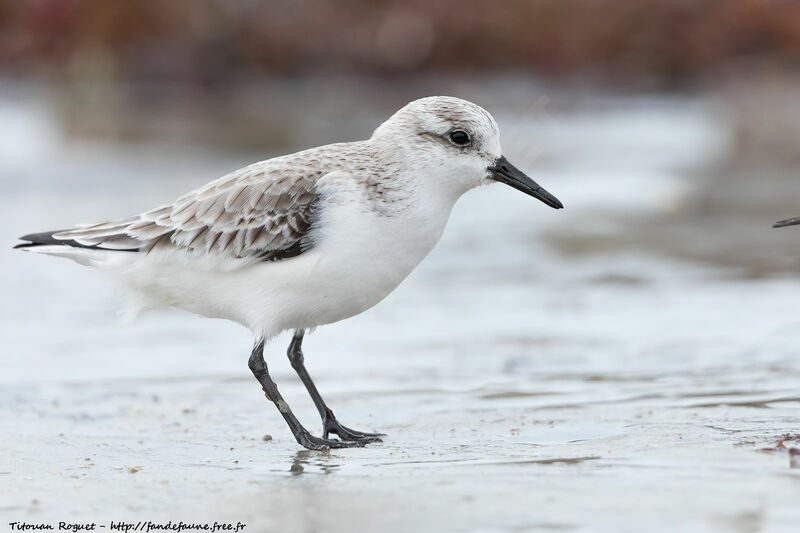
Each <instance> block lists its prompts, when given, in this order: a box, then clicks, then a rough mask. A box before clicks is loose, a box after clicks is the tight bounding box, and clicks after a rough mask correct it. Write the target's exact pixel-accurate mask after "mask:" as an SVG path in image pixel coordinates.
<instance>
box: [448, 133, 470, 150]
mask: <svg viewBox="0 0 800 533" xmlns="http://www.w3.org/2000/svg"><path fill="white" fill-rule="evenodd" d="M450 140H451V141H453V144H457V145H459V146H464V145H465V144H469V134H468V133H467V132H466V131H464V130H455V131H453V132H451V133H450Z"/></svg>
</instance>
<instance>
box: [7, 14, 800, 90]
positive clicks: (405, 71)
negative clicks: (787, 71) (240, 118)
mask: <svg viewBox="0 0 800 533" xmlns="http://www.w3.org/2000/svg"><path fill="white" fill-rule="evenodd" d="M0 6H2V7H0V20H2V21H3V22H2V23H0V35H2V37H1V38H2V41H1V43H2V47H0V53H1V54H2V55H0V60H1V61H2V64H3V70H4V71H5V73H6V74H8V73H14V74H20V73H23V74H36V75H43V76H52V77H54V78H59V79H64V78H67V79H68V78H69V77H71V76H73V77H74V76H86V75H91V76H95V77H99V78H106V79H115V80H127V81H150V82H155V81H160V82H186V83H191V84H196V85H197V86H199V87H202V88H204V89H206V90H224V88H225V86H226V85H227V84H228V83H230V82H231V81H232V80H237V79H241V78H249V77H253V76H300V75H308V74H309V73H313V74H315V75H319V74H320V73H328V74H330V73H358V74H368V75H380V76H387V77H393V76H406V75H409V74H416V73H422V72H428V73H429V72H435V73H441V72H451V73H457V72H472V71H475V70H489V71H491V70H497V69H504V70H507V69H520V70H524V71H531V72H535V73H537V74H539V75H545V76H555V77H559V78H567V79H569V78H574V77H588V78H591V79H595V80H599V81H602V82H607V83H612V84H631V83H633V84H647V85H649V86H657V87H665V86H667V87H671V86H675V85H685V84H687V83H689V84H691V83H695V82H697V81H698V80H703V79H707V78H709V77H710V76H718V75H725V74H726V72H728V71H729V70H730V69H731V68H735V69H738V68H741V67H743V66H746V67H754V66H757V67H759V68H793V67H797V66H798V65H800V2H797V1H796V0H647V1H640V2H633V1H624V0H622V1H621V0H592V1H586V0H507V1H503V2H487V1H479V0H434V1H431V0H426V1H421V0H412V1H369V0H344V1H336V2H334V1H327V0H278V1H255V0H245V1H233V2H232V1H227V0H178V1H170V2H164V1H159V0H137V1H128V2H109V1H107V0H31V1H23V2H20V1H16V0H4V1H3V2H2V3H0Z"/></svg>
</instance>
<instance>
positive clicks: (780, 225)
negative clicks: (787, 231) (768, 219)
mask: <svg viewBox="0 0 800 533" xmlns="http://www.w3.org/2000/svg"><path fill="white" fill-rule="evenodd" d="M798 224H800V217H797V218H789V219H786V220H781V221H780V222H776V223H775V224H773V225H772V227H773V228H785V227H786V226H797V225H798Z"/></svg>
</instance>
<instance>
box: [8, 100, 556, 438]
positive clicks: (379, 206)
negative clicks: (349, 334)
mask: <svg viewBox="0 0 800 533" xmlns="http://www.w3.org/2000/svg"><path fill="white" fill-rule="evenodd" d="M493 181H499V182H501V183H505V184H507V185H510V186H511V187H514V188H515V189H518V190H520V191H522V192H524V193H526V194H528V195H530V196H533V197H535V198H538V199H539V200H541V201H542V202H544V203H545V204H547V205H549V206H550V207H553V208H556V209H560V208H562V207H563V206H562V204H561V202H559V201H558V199H556V198H555V197H554V196H553V195H551V194H550V193H548V192H547V191H545V190H544V189H543V188H542V187H540V186H539V185H538V184H537V183H536V182H534V181H533V180H532V179H530V178H529V177H528V176H526V175H525V174H524V173H523V172H522V171H520V170H519V169H517V168H516V167H514V166H513V165H512V164H511V163H509V162H508V161H507V160H506V158H505V157H503V155H502V152H501V150H500V138H499V131H498V127H497V123H496V122H495V121H494V119H493V118H492V116H491V115H490V114H489V113H488V112H486V111H485V110H484V109H482V108H481V107H479V106H477V105H475V104H472V103H470V102H467V101H465V100H460V99H458V98H452V97H430V98H423V99H420V100H416V101H413V102H411V103H409V104H408V105H406V106H405V107H403V108H402V109H400V110H399V111H397V112H396V113H395V114H394V115H392V117H390V118H389V120H387V121H386V122H384V123H383V124H381V125H380V126H379V127H378V128H377V129H376V130H375V132H374V133H373V134H372V136H371V137H370V138H369V139H367V140H365V141H358V142H350V143H340V144H331V145H327V146H321V147H319V148H311V149H309V150H304V151H302V152H298V153H295V154H291V155H286V156H282V157H276V158H274V159H268V160H266V161H261V162H259V163H254V164H252V165H250V166H248V167H245V168H243V169H241V170H237V171H235V172H233V173H231V174H228V175H227V176H224V177H222V178H220V179H218V180H216V181H212V182H211V183H209V184H207V185H205V186H203V187H201V188H199V189H197V190H195V191H192V192H190V193H188V194H185V195H183V196H181V197H180V198H178V199H177V200H176V201H175V202H173V203H171V204H169V205H163V206H161V207H158V208H156V209H153V210H151V211H148V212H146V213H143V214H141V215H137V216H133V217H130V218H125V219H121V220H115V221H112V222H102V223H99V224H89V225H81V226H76V227H74V228H72V229H66V230H60V231H48V232H44V233H34V234H31V235H25V236H24V237H21V240H24V241H26V242H24V243H22V244H18V245H17V246H16V248H21V249H24V250H28V251H31V252H40V253H45V254H50V255H56V256H62V257H68V258H70V259H73V260H75V261H77V262H78V263H81V264H83V265H88V266H93V267H97V268H99V269H103V270H106V271H108V272H110V273H112V274H113V275H115V276H116V277H118V278H119V279H120V280H121V281H122V282H123V283H124V286H125V287H126V291H125V292H126V296H127V298H126V300H127V302H126V307H127V308H128V311H129V312H132V313H133V314H135V313H136V312H138V310H140V309H142V308H146V307H163V306H174V307H179V308H183V309H186V310H188V311H191V312H193V313H197V314H199V315H203V316H207V317H217V318H226V319H229V320H234V321H236V322H239V323H240V324H243V325H244V326H246V327H248V328H250V329H251V330H252V331H253V333H254V335H255V339H256V341H255V346H254V348H253V350H252V353H251V354H250V360H249V366H250V370H251V371H252V372H253V374H254V375H255V377H256V379H257V380H258V381H259V383H260V384H261V386H262V388H263V389H264V392H265V394H266V396H267V398H268V399H269V400H270V401H272V402H273V403H274V404H275V405H276V406H277V408H278V410H279V411H280V413H281V415H283V418H284V419H285V420H286V422H287V424H288V425H289V428H290V429H291V430H292V433H293V434H294V437H295V438H296V439H297V442H298V443H300V444H301V445H303V446H305V447H306V448H310V449H324V448H327V447H330V448H343V447H351V446H364V445H365V444H367V443H369V442H375V441H379V440H380V438H379V437H380V436H382V434H380V433H365V432H362V431H356V430H352V429H350V428H348V427H346V426H343V425H341V424H340V423H339V422H338V421H337V420H336V417H335V416H334V414H333V411H331V410H330V408H328V406H327V405H326V404H325V402H324V401H323V400H322V397H321V396H320V394H319V392H318V391H317V388H316V386H315V385H314V383H313V382H312V381H311V377H310V376H309V375H308V372H307V371H306V368H305V366H304V364H303V352H302V348H301V346H302V342H303V335H304V333H305V332H306V331H307V330H309V329H312V328H315V327H317V326H320V325H323V324H330V323H332V322H337V321H339V320H342V319H345V318H348V317H351V316H354V315H357V314H359V313H361V312H363V311H365V310H366V309H369V308H370V307H372V306H373V305H375V304H377V303H378V302H380V301H381V300H382V299H383V298H384V297H385V296H386V295H387V294H389V293H390V292H391V291H392V290H394V288H395V287H397V286H398V285H399V284H400V282H402V281H403V279H405V278H406V276H408V274H409V273H410V272H411V271H412V270H413V269H414V267H416V266H417V264H419V262H420V261H421V260H422V259H423V258H424V257H425V256H426V255H427V254H428V252H430V250H431V249H432V248H433V246H434V245H435V244H436V242H437V241H438V240H439V237H440V236H441V234H442V231H443V230H444V227H445V224H446V223H447V219H448V218H449V216H450V211H451V209H452V207H453V205H454V204H455V202H456V200H458V198H459V197H460V196H461V195H462V194H464V193H465V192H467V191H468V190H470V189H472V188H475V187H477V186H478V185H482V184H486V183H490V182H493ZM286 330H294V336H293V338H292V341H291V344H290V345H289V349H288V352H287V353H288V356H289V360H290V361H291V364H292V367H293V368H294V369H295V371H296V372H297V374H298V376H299V377H300V379H301V380H302V382H303V384H304V385H305V387H306V389H307V390H308V393H309V394H310V395H311V398H312V399H313V401H314V405H315V406H316V407H317V410H318V411H319V414H320V416H321V418H322V424H323V432H322V438H319V437H315V436H313V435H311V434H310V433H309V432H308V431H307V430H306V429H305V428H304V427H303V425H301V424H300V422H299V421H298V420H297V418H296V417H295V416H294V414H293V413H292V411H291V409H290V408H289V405H288V404H287V403H286V402H285V401H284V399H283V398H282V397H281V395H280V393H279V392H278V388H277V387H276V385H275V383H274V382H273V380H272V378H271V377H270V375H269V372H268V370H267V365H266V362H265V361H264V355H263V351H264V343H265V342H266V341H268V340H269V339H270V338H272V337H273V336H274V335H276V334H278V333H280V332H282V331H286ZM329 434H336V435H337V436H338V437H339V438H338V439H332V438H328V437H329Z"/></svg>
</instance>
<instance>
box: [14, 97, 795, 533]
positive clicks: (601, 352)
mask: <svg viewBox="0 0 800 533" xmlns="http://www.w3.org/2000/svg"><path fill="white" fill-rule="evenodd" d="M634 104H635V105H634ZM634 104H632V105H625V106H622V107H621V108H617V109H615V108H614V107H613V106H610V107H609V108H608V109H607V110H606V111H605V112H603V113H600V112H599V111H597V110H595V111H593V113H595V114H590V115H589V116H588V117H587V116H585V115H583V114H582V113H574V114H565V115H563V116H561V115H556V114H553V115H551V116H550V117H549V118H544V119H542V118H541V117H540V118H539V119H537V120H539V122H537V123H535V124H530V123H527V122H525V121H524V120H519V121H517V122H514V117H513V115H512V114H511V113H508V114H506V115H504V114H503V113H502V111H501V112H499V113H497V115H498V120H499V121H500V123H501V124H504V121H505V123H509V127H508V130H509V131H508V133H505V132H504V138H507V137H510V138H514V136H515V135H524V134H529V137H530V138H533V139H535V140H538V141H541V142H539V143H538V144H537V146H539V147H540V152H539V153H538V154H527V155H526V152H525V151H523V150H520V148H519V146H518V145H516V146H515V145H514V143H513V142H512V143H508V144H509V147H508V148H507V150H508V151H509V158H510V159H512V160H515V161H520V164H519V166H522V167H523V168H529V169H532V170H531V174H532V175H535V176H536V178H537V180H538V181H539V182H540V183H542V184H543V185H545V186H546V187H548V188H549V189H551V190H552V191H553V192H554V193H556V194H557V195H558V196H559V197H562V199H563V200H564V202H565V204H566V205H567V209H565V210H564V211H563V212H556V211H552V210H548V209H546V208H544V207H542V206H541V205H540V204H538V203H536V202H535V201H533V200H531V199H529V198H525V197H523V196H521V195H518V194H516V193H515V192H514V191H511V190H504V189H502V188H499V187H492V188H488V189H485V190H480V191H475V192H473V193H470V194H469V195H468V196H467V197H465V198H464V199H463V200H462V202H461V203H460V204H459V205H457V207H456V209H455V211H454V213H453V219H452V221H451V225H450V227H449V228H448V230H447V232H446V233H445V236H444V238H443V240H442V242H441V243H440V246H439V247H438V248H437V249H436V250H435V251H434V252H433V254H432V255H431V256H430V257H429V258H428V259H427V260H426V261H425V262H424V263H423V264H422V265H421V267H420V268H419V270H418V271H417V272H415V273H414V274H413V275H412V277H411V278H410V279H409V280H407V282H405V283H404V284H403V285H402V286H401V287H400V288H399V289H398V290H397V291H396V292H395V293H393V294H392V295H391V296H390V297H389V298H388V299H387V300H386V301H385V302H383V303H381V304H380V305H378V306H377V307H375V308H374V309H372V310H370V311H369V312H367V313H365V314H363V315H361V316H359V317H356V318H354V319H351V320H348V321H345V322H342V323H340V324H336V325H332V326H328V327H325V328H321V329H320V330H319V331H318V332H315V333H314V334H313V335H311V336H310V337H309V338H308V340H307V342H306V346H305V352H306V361H307V364H308V366H309V369H310V372H311V374H312V376H314V377H315V379H316V381H317V384H318V386H319V388H320V390H321V391H322V393H323V395H324V396H325V397H326V399H327V400H328V402H329V403H330V405H331V406H332V407H333V408H334V410H335V411H336V413H337V416H338V417H339V419H340V420H341V421H342V422H343V423H345V424H347V425H349V426H351V427H355V428H358V429H364V430H378V431H382V432H385V433H388V434H389V436H388V437H387V438H386V439H385V442H384V443H383V444H378V445H372V446H370V447H368V448H366V449H353V450H333V451H331V452H329V453H323V452H309V451H305V450H301V449H299V447H298V446H297V445H296V443H295V442H294V441H293V439H292V437H291V435H290V433H289V432H288V430H287V429H286V428H285V425H284V423H283V421H282V419H281V418H280V415H279V414H278V413H277V411H276V410H275V409H274V407H273V406H272V405H271V404H269V403H268V402H267V401H266V400H265V398H264V396H263V393H262V392H261V391H260V388H259V387H258V385H257V384H256V382H255V380H253V379H252V376H251V375H250V374H249V370H248V369H247V364H246V361H247V356H248V353H249V349H250V345H251V339H250V338H249V334H248V332H246V331H244V330H243V329H242V328H240V327H238V326H235V325H232V324H228V323H225V322H222V321H215V320H206V319H197V318H195V317H192V316H190V315H188V314H184V313H180V312H154V313H150V314H147V315H145V316H143V317H142V318H141V319H140V320H139V321H137V322H136V323H134V324H133V325H131V326H121V325H119V324H118V323H117V321H116V319H115V316H114V315H115V300H114V297H113V294H114V289H113V285H112V284H111V283H110V282H109V281H108V280H104V279H102V278H99V277H97V276H96V275H95V274H94V273H92V272H90V271H88V270H85V269H83V268H81V267H79V266H77V265H74V264H72V263H68V262H65V261H63V260H58V259H55V258H47V257H39V256H33V255H23V254H21V253H18V252H11V251H10V250H7V249H4V250H2V251H0V262H1V263H2V266H3V272H4V274H5V275H4V277H3V280H2V291H3V298H2V300H3V303H2V305H0V319H1V321H0V328H1V329H0V334H1V335H2V339H3V345H4V346H3V350H2V352H1V354H0V358H1V359H0V364H2V368H3V372H2V376H0V382H1V383H2V387H1V388H0V426H2V427H3V428H4V431H3V436H2V438H1V440H0V447H2V453H0V480H2V483H0V502H1V503H0V515H2V518H4V519H7V520H6V522H8V521H10V520H25V521H28V522H46V521H58V520H68V521H70V520H71V521H85V520H94V521H102V520H111V519H113V520H128V521H138V520H153V521H167V520H173V521H176V520H184V521H201V520H202V521H209V520H210V521H214V520H218V521H223V520H224V521H233V522H235V521H242V522H245V523H247V524H248V529H247V530H245V531H281V532H284V531H334V532H338V531H353V530H361V531H378V530H380V531H409V530H420V531H540V530H541V531H549V530H552V531H559V530H563V531H615V532H618V531H642V530H651V531H709V530H714V531H736V532H751V531H753V532H755V531H793V530H794V529H795V528H796V525H797V523H798V520H800V506H798V505H797V502H798V501H800V468H797V467H798V461H800V456H798V455H794V454H796V452H793V450H796V449H798V448H800V435H799V434H800V418H799V417H798V412H800V411H798V408H800V388H799V387H798V382H800V360H798V357H797V346H799V345H800V327H798V326H800V319H798V314H797V309H798V303H797V300H798V299H797V295H798V292H799V291H800V284H799V283H798V280H797V279H796V278H795V277H794V276H793V275H791V274H787V272H788V270H787V268H786V264H785V263H780V262H779V263H770V265H768V266H767V267H764V266H759V275H758V276H748V275H744V276H743V275H741V271H740V270H739V269H737V268H734V267H731V266H730V265H729V264H726V262H725V261H717V260H714V259H713V258H711V259H709V258H697V257H689V256H687V254H685V253H683V252H681V251H680V249H679V248H678V247H673V246H668V242H669V241H668V240H665V241H664V242H665V243H666V244H664V245H663V246H661V247H660V248H659V250H658V251H654V250H653V247H652V246H645V245H639V244H636V245H626V246H611V247H609V246H606V245H602V243H603V240H602V239H599V238H598V239H597V241H594V240H593V239H592V238H591V235H592V233H590V237H589V239H588V243H584V244H581V246H577V247H576V246H575V245H574V243H575V242H577V240H579V239H584V240H586V233H587V228H590V229H592V231H593V232H594V233H593V234H595V235H598V234H602V235H611V234H614V233H618V234H619V233H625V232H627V233H628V234H630V233H633V232H634V231H633V230H634V229H635V226H631V224H634V223H635V224H642V225H641V226H640V227H641V228H643V229H642V232H644V231H645V230H647V232H648V233H647V234H648V235H655V232H654V230H652V229H648V228H655V227H656V226H658V225H657V224H652V223H645V222H643V221H652V220H659V219H660V220H662V221H663V220H669V217H670V216H672V215H671V214H672V213H675V212H676V211H675V210H676V209H679V210H680V209H682V207H681V206H684V205H687V204H686V202H687V201H689V202H691V199H692V198H695V197H699V196H698V195H708V194H711V195H712V196H713V187H715V186H717V185H716V184H715V183H714V178H713V176H712V174H711V173H708V172H707V173H706V174H705V175H703V176H702V177H701V178H691V179H690V178H687V177H686V176H687V174H688V171H687V170H686V169H687V168H692V169H694V171H693V172H694V174H693V175H698V173H700V170H702V169H707V168H711V166H710V165H711V164H712V163H714V161H709V160H707V158H705V157H704V154H705V155H709V154H714V157H720V154H722V153H724V150H725V149H724V146H725V142H726V140H725V139H724V138H722V139H720V138H718V136H717V131H718V130H717V126H718V124H717V123H716V122H715V121H714V120H715V118H714V117H715V116H716V115H715V114H714V112H710V111H708V108H707V107H705V106H704V104H703V103H702V102H700V103H698V102H696V101H689V102H681V101H674V100H665V101H654V102H650V103H649V104H648V103H643V102H639V103H634ZM638 113H644V116H639V115H638ZM598 117H602V118H603V120H599V119H598ZM542 121H544V124H542ZM637 121H641V122H642V123H644V124H661V125H662V126H664V129H663V131H662V130H659V131H656V132H652V133H651V134H650V136H649V137H648V136H643V135H638V136H637V135H634V136H633V137H632V138H626V137H625V136H624V132H627V131H630V128H631V127H633V126H632V125H635V124H637V123H638V122H637ZM534 126H539V127H543V128H545V129H544V131H545V133H546V134H545V133H539V134H538V136H537V133H536V132H535V131H541V130H540V129H536V128H535V127H534ZM42 127H43V128H46V125H45V126H42ZM595 129H596V130H597V131H596V132H595V133H594V134H593V135H596V136H597V138H596V139H595V138H593V137H591V136H589V137H587V135H590V133H591V132H592V131H595ZM534 130H535V131H534ZM634 130H635V129H634ZM635 131H636V130H635ZM587 132H589V133H587ZM617 134H618V135H621V137H615V135H617ZM687 138H690V139H693V143H691V144H692V145H693V146H694V148H693V150H683V151H681V150H682V149H683V145H684V141H685V139H687ZM554 139H555V140H554ZM592 141H596V142H601V143H602V142H605V143H606V144H605V145H601V147H600V148H598V150H597V151H596V152H595V153H594V154H592V153H590V154H588V155H587V156H586V157H585V158H579V159H576V158H575V157H573V156H572V155H570V154H572V153H573V152H572V150H575V149H577V148H575V147H574V146H575V145H576V144H577V145H592ZM548 143H550V144H548ZM637 143H638V144H637ZM654 147H656V148H659V150H656V148H654ZM664 150H666V151H667V152H669V153H670V154H671V155H670V156H669V157H667V156H659V157H656V156H655V155H654V156H652V157H647V154H648V153H649V152H651V151H655V152H658V153H661V152H662V151H664ZM515 152H516V153H515ZM620 154H629V155H631V157H627V158H624V157H621V156H620ZM187 155H189V156H191V157H187ZM515 155H516V157H514V156H515ZM532 155H536V156H537V158H538V159H536V160H532V159H526V158H528V156H532ZM25 157H28V159H25ZM253 159H254V156H252V155H250V154H244V155H243V154H236V153H213V152H207V151H199V150H198V151H194V152H192V151H189V150H188V149H185V150H166V149H163V148H158V147H149V148H148V147H140V148H136V149H132V148H131V147H115V146H108V145H97V146H91V145H85V144H82V145H77V146H75V145H73V146H66V145H63V144H60V143H59V142H58V141H57V140H56V141H53V143H52V144H51V145H50V146H49V148H46V152H36V151H35V150H34V151H33V152H32V153H31V154H29V155H27V156H26V155H25V153H24V151H23V152H21V153H20V154H18V157H17V158H16V159H8V158H7V159H6V160H5V161H6V162H5V163H4V164H5V165H6V167H7V168H5V175H6V176H9V179H8V180H5V181H4V182H3V183H2V188H3V193H4V197H5V198H8V199H10V206H9V208H8V210H6V212H5V213H4V214H3V224H2V225H1V226H2V228H3V229H2V234H0V241H1V242H8V243H10V242H13V238H14V237H15V236H16V235H18V234H21V233H24V232H26V231H29V230H38V229H47V228H50V227H58V226H59V225H63V224H64V223H65V222H72V221H91V220H92V219H95V218H104V217H110V216H115V215H125V214H128V213H132V212H137V211H139V210H142V209H145V208H147V207H151V206H152V205H156V204H157V203H159V202H161V201H163V200H168V199H170V198H172V197H174V196H177V195H178V194H180V193H181V192H183V191H185V190H186V189H188V188H190V187H192V186H193V185H197V184H201V183H204V182H205V181H207V180H208V179H211V178H213V177H216V176H217V175H220V174H221V173H223V172H225V171H226V170H230V169H232V168H236V167H237V165H240V164H243V163H244V162H247V161H251V160H253ZM9 161H11V163H9ZM55 161H58V163H57V164H56V163H55ZM536 161H539V162H538V163H537V162H536ZM598 169H599V170H598ZM166 174H169V175H170V179H169V180H164V179H163V178H162V176H164V175H166ZM795 187H797V186H795ZM787 190H792V191H795V192H798V195H797V196H798V198H800V191H798V190H797V189H796V188H794V189H793V188H791V187H789V188H788V189H787ZM687 199H689V200H687ZM688 205H691V203H689V204H688ZM783 205H785V202H784V204H783ZM797 205H798V206H799V207H798V210H797V211H798V212H797V213H794V212H792V213H784V212H780V213H775V216H774V217H770V220H769V221H768V222H772V221H773V220H772V218H775V219H776V220H777V219H778V218H781V216H783V215H786V216H790V215H794V214H800V202H798V204H797ZM676 206H677V207H676ZM776 210H777V209H776ZM765 212H766V213H768V212H769V210H765ZM723 214H724V213H723ZM589 215H590V216H591V219H590V220H591V224H588V223H587V220H589V219H588V218H587V217H588V216H589ZM719 216H722V215H715V218H714V221H713V224H712V226H714V227H722V224H721V223H720V218H719ZM759 216H760V215H759ZM764 216H767V215H766V214H765V215H764ZM87 217H88V218H87ZM662 225H663V224H662ZM759 227H761V226H759ZM752 231H753V232H755V233H753V234H752V235H755V236H752V235H751V236H750V237H748V238H751V239H753V240H758V239H760V235H761V233H758V230H755V229H753V230H752ZM770 231H777V230H770V229H769V228H768V224H767V225H765V226H764V227H763V232H764V235H769V236H767V237H764V238H765V239H785V240H784V241H780V242H776V246H782V247H783V249H784V250H786V254H787V255H790V254H792V253H793V252H792V248H791V245H792V243H800V233H798V232H795V235H794V238H792V236H791V234H790V233H785V232H790V231H791V230H785V232H784V233H781V234H779V235H777V236H773V234H771V233H770V234H768V233H767V232H770ZM640 233H641V232H640ZM687 233H688V232H687ZM714 237H715V238H714V239H711V238H710V237H709V239H708V240H707V243H714V242H722V243H726V242H730V240H731V239H733V238H735V235H731V234H729V233H727V232H721V231H720V232H718V233H715V234H714ZM570 239H572V240H570ZM640 240H641V241H642V242H644V241H648V238H646V237H641V238H640ZM652 240H653V241H655V242H661V241H658V237H657V236H653V237H652ZM679 240H680V239H679ZM595 242H597V243H599V244H598V246H596V247H592V244H593V243H595ZM708 246H710V244H708ZM575 248H577V250H576V249H575ZM794 249H795V250H797V246H795V248H794ZM794 255H795V256H796V255H797V253H796V252H794ZM742 263H743V264H744V263H747V261H746V260H745V259H742ZM771 265H774V266H771ZM287 344H288V337H287V336H285V335H284V336H281V337H280V338H279V339H277V340H275V341H274V342H273V343H272V344H270V346H269V347H268V352H269V355H268V362H269V364H270V365H271V367H272V368H273V369H274V370H273V372H274V375H275V378H276V381H277V382H278V385H279V387H280V389H281V392H282V393H283V394H284V396H285V397H286V399H287V401H288V402H289V403H290V404H291V405H292V406H293V408H294V409H295V411H296V412H297V414H298V416H299V417H300V418H301V420H303V421H304V422H305V423H306V424H307V426H308V427H309V428H314V429H315V430H316V429H317V428H318V427H319V422H318V418H317V416H316V412H315V410H314V408H313V406H312V405H311V402H310V400H308V399H307V397H306V395H305V393H304V391H303V389H302V386H301V385H300V384H299V382H298V380H297V379H296V378H295V377H294V376H293V375H292V371H291V368H290V367H289V365H288V362H287V361H286V357H285V355H284V351H285V347H286V345H287ZM265 435H269V436H270V437H271V439H270V440H264V436H265Z"/></svg>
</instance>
